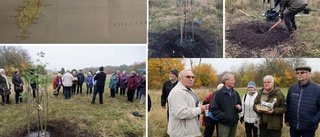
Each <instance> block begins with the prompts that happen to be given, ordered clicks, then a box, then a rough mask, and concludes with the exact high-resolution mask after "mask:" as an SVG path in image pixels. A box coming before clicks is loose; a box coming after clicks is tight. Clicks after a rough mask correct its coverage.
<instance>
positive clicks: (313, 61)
mask: <svg viewBox="0 0 320 137" xmlns="http://www.w3.org/2000/svg"><path fill="white" fill-rule="evenodd" d="M303 59H304V60H306V61H307V65H308V66H310V67H311V68H312V71H316V70H317V71H320V63H319V62H320V59H318V58H303ZM199 60H200V59H198V58H192V61H193V64H194V65H198V64H199ZM264 60H265V59H264V58H246V59H243V58H224V59H220V58H211V59H208V58H203V59H202V61H201V63H207V64H212V67H213V68H215V69H216V70H217V71H218V73H222V72H224V71H231V70H232V69H237V68H238V67H240V66H241V64H242V63H243V62H248V63H254V64H261V63H262V62H263V61H264ZM185 64H186V66H185V68H186V69H191V66H190V58H186V59H185Z"/></svg>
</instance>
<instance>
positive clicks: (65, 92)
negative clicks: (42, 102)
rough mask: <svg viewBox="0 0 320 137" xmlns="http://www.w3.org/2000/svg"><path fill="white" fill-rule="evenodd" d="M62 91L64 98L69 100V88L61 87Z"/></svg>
mask: <svg viewBox="0 0 320 137" xmlns="http://www.w3.org/2000/svg"><path fill="white" fill-rule="evenodd" d="M63 90H64V98H65V99H70V98H71V91H70V90H71V87H63Z"/></svg>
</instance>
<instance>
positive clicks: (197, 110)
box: [167, 70, 208, 137]
mask: <svg viewBox="0 0 320 137" xmlns="http://www.w3.org/2000/svg"><path fill="white" fill-rule="evenodd" d="M193 84H194V75H193V73H192V71H191V70H183V71H181V72H180V75H179V82H178V84H177V85H176V86H175V87H174V88H173V89H172V90H171V92H170V94H169V97H168V104H169V123H168V131H167V133H168V134H169V136H170V137H195V136H201V132H200V122H199V118H198V116H199V115H200V114H201V113H202V112H204V111H205V110H206V109H208V108H207V107H208V105H201V104H199V99H198V97H197V95H196V94H195V92H194V91H193V90H192V89H191V87H192V86H193Z"/></svg>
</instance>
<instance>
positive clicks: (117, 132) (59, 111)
mask: <svg viewBox="0 0 320 137" xmlns="http://www.w3.org/2000/svg"><path fill="white" fill-rule="evenodd" d="M108 78H109V77H108ZM108 78H107V79H108ZM106 83H108V80H107V82H106ZM48 85H51V83H49V84H48ZM48 89H49V95H50V97H49V108H48V121H49V123H48V124H49V125H50V121H60V122H61V121H62V122H63V121H65V122H66V123H69V124H72V127H70V126H69V127H66V128H65V131H61V132H68V131H69V130H70V128H71V130H74V131H75V132H76V133H77V136H86V135H84V134H82V133H83V132H84V131H85V132H88V133H89V134H90V135H92V136H99V137H107V136H108V137H110V136H132V137H133V136H139V137H140V136H145V133H146V113H145V112H146V107H145V104H139V101H138V100H135V99H134V102H133V103H126V100H127V96H126V95H125V96H119V94H117V95H116V97H115V98H114V99H112V98H110V97H109V96H110V89H109V88H108V85H107V84H106V86H105V92H104V94H103V95H104V100H103V102H104V104H102V105H101V104H99V100H98V99H99V98H98V95H97V98H96V104H91V99H92V95H86V88H85V84H84V85H83V93H82V94H81V95H80V94H78V95H72V96H71V99H70V100H65V99H64V96H63V94H62V90H60V94H59V96H58V97H55V96H53V95H52V93H53V90H52V86H49V87H48ZM119 92H120V91H119ZM14 95H15V93H14V92H12V93H11V95H10V100H11V102H12V103H11V104H9V105H6V106H0V116H1V118H0V135H1V137H9V136H12V135H13V134H16V133H17V132H25V131H26V130H27V120H26V119H27V114H26V112H27V111H26V103H25V101H26V100H24V102H23V103H22V104H15V99H14ZM44 109H46V108H44ZM133 111H137V112H139V114H141V115H142V118H140V117H135V116H133V115H132V114H131V112H133ZM31 115H33V116H34V117H35V116H36V111H34V113H32V114H31ZM31 121H32V122H33V124H35V120H34V119H33V120H31ZM62 124H63V123H62ZM58 126H59V125H58ZM60 126H61V125H60Z"/></svg>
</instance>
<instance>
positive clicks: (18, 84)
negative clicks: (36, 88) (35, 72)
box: [0, 69, 33, 105]
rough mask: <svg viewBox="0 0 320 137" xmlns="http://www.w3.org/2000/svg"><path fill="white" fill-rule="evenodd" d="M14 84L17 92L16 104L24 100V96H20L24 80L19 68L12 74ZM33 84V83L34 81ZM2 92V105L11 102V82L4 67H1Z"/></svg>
mask: <svg viewBox="0 0 320 137" xmlns="http://www.w3.org/2000/svg"><path fill="white" fill-rule="evenodd" d="M11 82H12V84H13V89H14V92H15V93H16V94H15V101H16V104H19V103H21V102H22V98H20V94H21V93H22V92H23V81H22V79H21V77H20V72H19V71H18V70H16V71H14V75H13V76H12V81H11ZM32 84H33V83H32ZM0 94H1V97H2V105H5V104H9V103H10V94H11V84H10V82H9V80H8V77H7V76H6V72H5V70H4V69H0Z"/></svg>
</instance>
